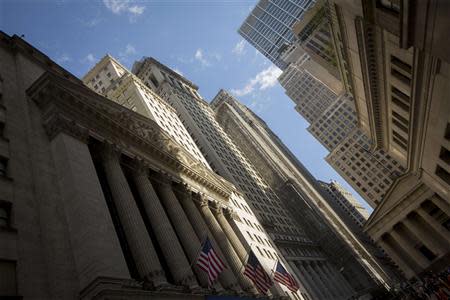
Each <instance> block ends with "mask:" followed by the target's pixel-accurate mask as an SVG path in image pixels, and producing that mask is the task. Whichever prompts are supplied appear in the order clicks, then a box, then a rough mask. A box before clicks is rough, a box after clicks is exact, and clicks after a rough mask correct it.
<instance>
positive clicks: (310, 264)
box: [294, 261, 354, 299]
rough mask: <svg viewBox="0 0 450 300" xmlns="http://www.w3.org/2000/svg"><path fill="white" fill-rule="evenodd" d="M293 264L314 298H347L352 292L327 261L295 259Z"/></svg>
mask: <svg viewBox="0 0 450 300" xmlns="http://www.w3.org/2000/svg"><path fill="white" fill-rule="evenodd" d="M294 266H295V267H296V268H297V270H296V271H297V274H299V276H300V278H301V280H302V281H303V283H304V284H305V285H306V287H307V289H308V290H309V291H310V293H311V294H312V295H313V297H314V298H315V299H348V298H349V297H351V295H352V294H353V292H354V291H353V289H352V287H351V286H350V284H349V283H348V282H347V281H346V280H345V279H344V278H343V276H342V275H341V274H340V273H339V272H337V271H336V269H335V268H334V267H333V266H332V265H330V264H329V263H328V262H325V261H297V262H295V263H294Z"/></svg>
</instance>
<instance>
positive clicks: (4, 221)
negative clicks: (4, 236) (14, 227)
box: [0, 200, 11, 227]
mask: <svg viewBox="0 0 450 300" xmlns="http://www.w3.org/2000/svg"><path fill="white" fill-rule="evenodd" d="M10 218H11V203H9V202H6V201H2V200H0V227H10V225H11V219H10Z"/></svg>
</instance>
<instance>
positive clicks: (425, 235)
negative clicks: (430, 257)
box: [403, 217, 448, 256]
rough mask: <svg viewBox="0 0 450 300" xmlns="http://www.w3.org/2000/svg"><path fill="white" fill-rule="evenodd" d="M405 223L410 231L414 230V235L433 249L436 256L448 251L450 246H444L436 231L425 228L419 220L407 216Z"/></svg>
mask: <svg viewBox="0 0 450 300" xmlns="http://www.w3.org/2000/svg"><path fill="white" fill-rule="evenodd" d="M403 224H404V225H405V227H406V228H408V229H409V231H411V232H413V233H414V235H415V236H417V238H418V239H419V240H420V241H421V242H422V243H424V245H426V246H427V247H428V249H430V250H431V251H433V253H435V254H436V256H440V255H441V254H442V253H444V254H445V253H446V252H447V249H448V248H447V247H443V246H442V245H441V244H440V243H439V241H438V239H439V236H437V235H436V234H434V231H432V230H429V229H428V228H424V226H423V224H418V220H412V219H410V218H408V217H406V218H405V219H403ZM421 225H422V226H421Z"/></svg>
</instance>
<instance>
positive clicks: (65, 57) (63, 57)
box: [56, 53, 72, 64]
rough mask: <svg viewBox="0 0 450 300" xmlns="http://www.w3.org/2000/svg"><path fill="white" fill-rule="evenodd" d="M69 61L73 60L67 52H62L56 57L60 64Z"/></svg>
mask: <svg viewBox="0 0 450 300" xmlns="http://www.w3.org/2000/svg"><path fill="white" fill-rule="evenodd" d="M69 61H72V58H71V57H70V56H69V55H68V54H66V53H64V54H62V55H61V56H60V57H58V58H57V59H56V62H57V63H59V64H63V63H66V62H69Z"/></svg>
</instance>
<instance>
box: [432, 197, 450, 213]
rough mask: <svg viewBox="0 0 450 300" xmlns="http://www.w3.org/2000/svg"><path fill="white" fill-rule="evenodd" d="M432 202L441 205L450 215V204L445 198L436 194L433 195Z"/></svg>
mask: <svg viewBox="0 0 450 300" xmlns="http://www.w3.org/2000/svg"><path fill="white" fill-rule="evenodd" d="M430 200H431V202H433V203H434V205H436V206H437V207H439V208H440V209H441V210H442V211H443V212H445V213H446V214H447V216H450V204H448V203H447V201H445V200H444V199H442V198H441V197H439V196H437V195H434V196H433V197H431V199H430Z"/></svg>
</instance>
